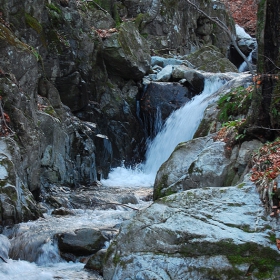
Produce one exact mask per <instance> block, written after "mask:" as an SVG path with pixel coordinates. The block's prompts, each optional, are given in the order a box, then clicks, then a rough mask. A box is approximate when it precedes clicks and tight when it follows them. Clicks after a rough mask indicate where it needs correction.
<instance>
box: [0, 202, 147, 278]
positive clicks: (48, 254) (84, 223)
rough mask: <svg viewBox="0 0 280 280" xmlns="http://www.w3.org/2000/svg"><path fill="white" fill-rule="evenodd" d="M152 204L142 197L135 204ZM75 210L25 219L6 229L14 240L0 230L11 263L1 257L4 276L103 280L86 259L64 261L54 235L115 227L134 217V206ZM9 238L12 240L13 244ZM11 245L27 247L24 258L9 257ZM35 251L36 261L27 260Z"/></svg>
mask: <svg viewBox="0 0 280 280" xmlns="http://www.w3.org/2000/svg"><path fill="white" fill-rule="evenodd" d="M149 204H150V203H149V202H144V201H139V204H137V205H133V207H134V208H143V207H147V206H148V205H149ZM73 211H74V213H75V216H71V215H67V216H49V215H46V216H45V218H44V219H39V220H37V221H31V222H27V223H21V224H19V225H17V226H16V229H13V230H11V232H9V230H6V231H4V233H5V234H6V235H8V236H9V235H10V236H14V237H13V238H12V239H11V240H10V241H8V239H7V238H5V236H3V235H1V234H0V246H2V245H5V246H2V247H5V248H4V249H5V250H4V249H3V252H2V253H1V254H3V256H4V257H5V259H6V260H7V263H4V262H3V261H2V260H0V279H1V280H22V279H24V280H56V279H61V280H102V279H103V277H102V276H100V275H98V274H97V273H95V272H93V271H89V270H85V269H84V265H85V264H84V263H80V262H76V263H74V262H66V261H64V260H63V259H62V258H61V257H60V256H59V250H58V247H57V244H56V242H55V241H54V240H53V236H54V235H55V234H57V233H61V232H65V231H67V232H69V231H74V230H75V229H80V228H101V229H104V231H106V229H107V228H111V229H112V228H113V227H114V226H115V225H119V224H121V223H122V222H123V221H125V220H128V219H130V218H131V215H133V213H134V210H131V209H129V208H124V207H121V206H118V207H117V209H116V210H113V209H108V210H82V209H75V210H73ZM13 232H14V233H13ZM1 237H3V238H1ZM7 242H10V246H8V244H7ZM106 243H108V242H106ZM105 245H106V244H104V246H105ZM107 246H108V244H107V245H106V247H107ZM8 247H10V249H12V250H15V251H16V252H19V251H23V252H19V254H18V255H19V257H20V259H21V260H12V259H8V258H7V257H6V254H5V252H6V251H8V249H9V248H8ZM10 251H11V250H10ZM24 251H26V252H24ZM0 252H1V251H0ZM32 254H35V255H36V257H35V260H34V261H33V262H28V261H26V260H23V259H24V257H32Z"/></svg>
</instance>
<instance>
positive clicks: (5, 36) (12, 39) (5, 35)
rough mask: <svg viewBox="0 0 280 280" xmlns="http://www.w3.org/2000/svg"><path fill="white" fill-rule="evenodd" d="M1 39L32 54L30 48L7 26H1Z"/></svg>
mask: <svg viewBox="0 0 280 280" xmlns="http://www.w3.org/2000/svg"><path fill="white" fill-rule="evenodd" d="M0 39H2V40H4V41H5V42H7V43H8V44H10V45H12V46H15V47H17V48H19V49H22V50H26V51H29V52H30V46H29V45H27V44H25V43H23V42H21V41H20V40H19V39H18V38H17V37H16V36H15V35H14V34H13V33H12V32H11V31H10V29H8V28H7V27H6V26H4V25H3V24H1V25H0Z"/></svg>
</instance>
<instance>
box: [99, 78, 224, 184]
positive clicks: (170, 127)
mask: <svg viewBox="0 0 280 280" xmlns="http://www.w3.org/2000/svg"><path fill="white" fill-rule="evenodd" d="M224 83H225V82H224V81H223V80H220V79H218V78H217V77H215V76H214V77H213V78H207V79H206V80H205V86H204V90H203V92H202V93H201V94H200V95H197V96H195V97H194V98H193V99H192V100H191V101H190V102H188V103H187V104H186V105H185V106H184V107H182V108H180V109H179V110H177V111H175V112H173V113H172V114H171V116H170V117H169V118H168V119H167V121H166V122H165V124H164V126H163V129H162V130H161V131H160V132H159V133H158V134H157V136H156V137H155V138H154V140H153V141H152V142H151V143H150V144H149V147H148V149H147V153H146V161H145V162H144V163H143V164H141V165H139V166H138V168H134V169H132V168H130V169H126V168H125V167H118V168H115V169H113V171H112V172H111V173H110V174H109V178H108V179H107V180H103V181H102V183H103V184H104V185H106V186H116V185H118V186H147V187H149V186H152V185H153V183H154V179H155V176H156V173H157V171H158V169H159V167H160V166H161V164H162V163H163V162H164V161H166V160H167V159H168V157H169V156H170V154H171V153H172V151H173V150H174V148H175V147H176V146H177V144H179V143H180V142H183V141H188V140H190V139H192V137H193V135H194V133H195V131H196V129H197V127H198V125H199V123H200V121H201V119H202V117H203V113H204V110H205V109H206V107H207V105H208V104H209V103H210V100H209V99H207V97H209V96H210V95H211V94H213V93H214V92H216V91H217V90H218V89H219V88H220V87H221V86H222V85H223V84H224Z"/></svg>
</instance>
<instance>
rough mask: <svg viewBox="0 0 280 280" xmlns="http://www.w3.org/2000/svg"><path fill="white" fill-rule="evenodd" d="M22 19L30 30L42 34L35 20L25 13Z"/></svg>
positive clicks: (41, 28)
mask: <svg viewBox="0 0 280 280" xmlns="http://www.w3.org/2000/svg"><path fill="white" fill-rule="evenodd" d="M24 17H25V22H26V24H28V25H29V26H30V27H31V28H32V29H34V30H35V31H36V32H37V33H38V34H41V33H42V30H43V27H42V25H41V24H40V23H39V21H38V20H37V19H36V18H34V17H32V16H31V15H29V14H27V13H25V15H24Z"/></svg>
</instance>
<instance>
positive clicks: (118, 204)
mask: <svg viewBox="0 0 280 280" xmlns="http://www.w3.org/2000/svg"><path fill="white" fill-rule="evenodd" d="M94 204H97V205H107V204H112V205H117V206H123V207H127V208H130V209H133V210H136V211H139V209H137V208H134V207H131V206H128V205H126V204H122V203H115V202H105V203H99V202H94Z"/></svg>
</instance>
